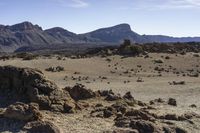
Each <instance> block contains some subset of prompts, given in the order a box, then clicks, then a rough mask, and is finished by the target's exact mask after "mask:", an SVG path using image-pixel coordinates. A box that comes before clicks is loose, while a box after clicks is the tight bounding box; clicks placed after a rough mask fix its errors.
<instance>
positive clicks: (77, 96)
mask: <svg viewBox="0 0 200 133" xmlns="http://www.w3.org/2000/svg"><path fill="white" fill-rule="evenodd" d="M65 90H66V91H68V92H69V94H70V96H71V97H72V98H73V99H74V100H75V101H78V100H86V99H89V98H94V97H96V96H97V93H95V92H93V91H92V90H90V89H86V87H85V86H84V85H81V84H77V85H75V86H74V87H72V88H70V87H66V88H65Z"/></svg>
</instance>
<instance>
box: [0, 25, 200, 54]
mask: <svg viewBox="0 0 200 133" xmlns="http://www.w3.org/2000/svg"><path fill="white" fill-rule="evenodd" d="M124 39H129V40H131V41H132V42H135V43H150V42H159V43H162V42H192V41H195V42H200V37H182V38H177V37H170V36H164V35H140V34H138V33H136V32H134V31H132V29H131V26H130V25H129V24H127V23H122V24H119V25H115V26H112V27H107V28H100V29H97V30H94V31H91V32H88V33H84V34H76V33H73V32H71V31H68V30H66V29H64V28H62V27H53V28H50V29H46V30H43V29H42V27H40V26H39V25H37V24H32V23H31V22H28V21H25V22H22V23H18V24H14V25H11V26H9V25H0V51H3V52H14V51H15V50H16V49H18V48H21V47H29V46H31V47H33V46H45V47H48V46H52V45H56V46H57V47H59V46H60V45H66V46H67V45H68V44H69V43H70V44H73V43H74V44H75V43H76V44H77V43H78V44H82V43H92V44H94V43H107V44H120V43H122V42H123V40H124Z"/></svg>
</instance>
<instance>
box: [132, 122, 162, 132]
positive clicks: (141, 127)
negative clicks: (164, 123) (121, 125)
mask: <svg viewBox="0 0 200 133" xmlns="http://www.w3.org/2000/svg"><path fill="white" fill-rule="evenodd" d="M130 127H132V128H133V129H137V130H138V131H139V133H156V132H161V130H160V128H159V127H158V126H157V125H156V124H154V123H152V122H149V121H144V120H133V121H131V123H130Z"/></svg>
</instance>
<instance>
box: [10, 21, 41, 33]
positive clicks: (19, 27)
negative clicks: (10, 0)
mask: <svg viewBox="0 0 200 133" xmlns="http://www.w3.org/2000/svg"><path fill="white" fill-rule="evenodd" d="M9 27H10V29H11V30H14V31H26V30H42V28H41V27H40V26H38V25H33V24H32V23H31V22H28V21H25V22H22V23H19V24H15V25H12V26H9Z"/></svg>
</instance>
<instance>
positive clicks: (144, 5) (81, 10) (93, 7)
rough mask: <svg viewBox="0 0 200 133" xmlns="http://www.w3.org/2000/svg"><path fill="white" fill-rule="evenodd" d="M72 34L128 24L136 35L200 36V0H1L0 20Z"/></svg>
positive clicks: (6, 22) (3, 22)
mask: <svg viewBox="0 0 200 133" xmlns="http://www.w3.org/2000/svg"><path fill="white" fill-rule="evenodd" d="M22 21H30V22H32V23H34V24H38V25H40V26H42V27H43V29H47V28H51V27H55V26H59V27H63V28H65V29H67V30H70V31H73V32H75V33H84V32H88V31H92V30H95V29H98V28H101V27H108V26H113V25H116V24H120V23H128V24H130V25H131V27H132V30H133V31H136V32H138V33H139V34H152V35H154V34H162V35H171V36H177V37H180V36H200V0H0V23H1V24H4V25H5V24H8V25H11V24H15V23H19V22H22Z"/></svg>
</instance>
